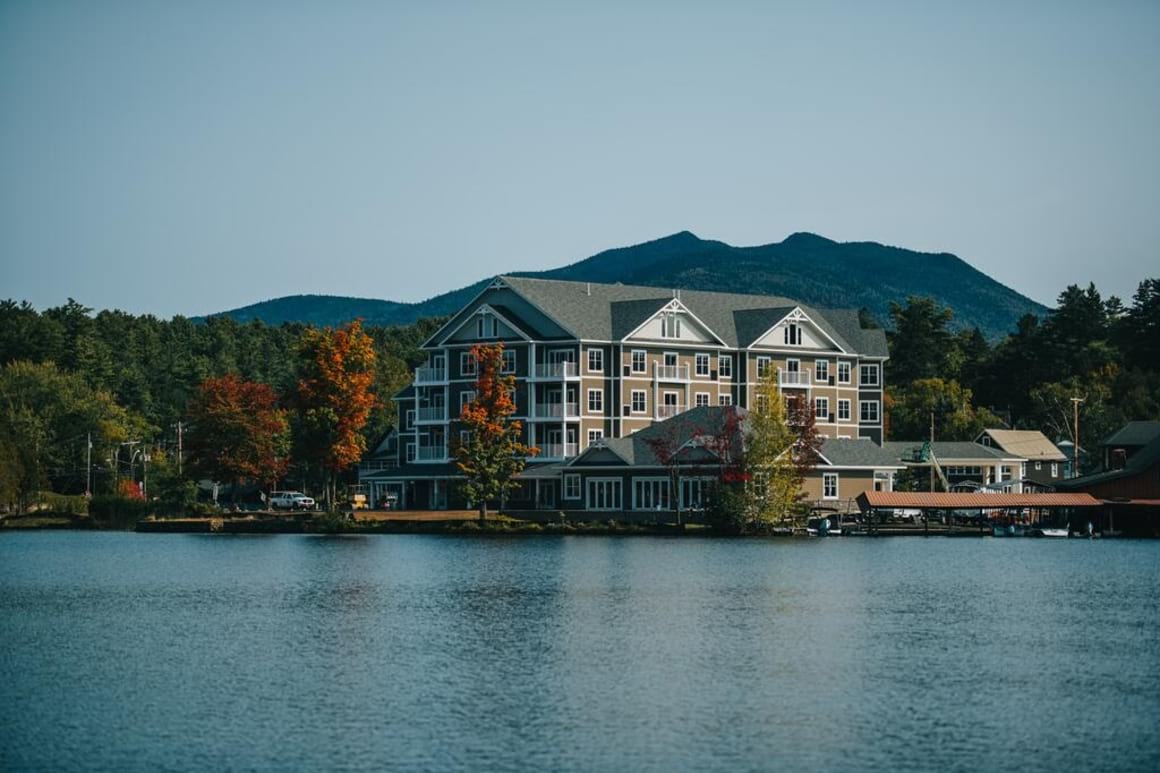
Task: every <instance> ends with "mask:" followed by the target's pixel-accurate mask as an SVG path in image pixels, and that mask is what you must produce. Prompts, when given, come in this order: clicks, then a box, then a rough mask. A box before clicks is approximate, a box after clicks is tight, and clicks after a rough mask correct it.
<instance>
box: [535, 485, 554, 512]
mask: <svg viewBox="0 0 1160 773" xmlns="http://www.w3.org/2000/svg"><path fill="white" fill-rule="evenodd" d="M555 506H556V481H554V480H542V481H540V482H539V485H538V486H537V487H536V509H537V510H551V509H552V508H554V507H555Z"/></svg>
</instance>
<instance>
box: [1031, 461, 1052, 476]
mask: <svg viewBox="0 0 1160 773" xmlns="http://www.w3.org/2000/svg"><path fill="white" fill-rule="evenodd" d="M1035 469H1036V470H1042V469H1043V462H1036V463H1035ZM1052 474H1054V473H1052Z"/></svg>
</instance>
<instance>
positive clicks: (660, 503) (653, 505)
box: [632, 478, 669, 510]
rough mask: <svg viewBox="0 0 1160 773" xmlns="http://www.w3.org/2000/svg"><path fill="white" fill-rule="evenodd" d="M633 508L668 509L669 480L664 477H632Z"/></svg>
mask: <svg viewBox="0 0 1160 773" xmlns="http://www.w3.org/2000/svg"><path fill="white" fill-rule="evenodd" d="M632 509H633V510H668V509H669V481H668V479H666V478H633V479H632Z"/></svg>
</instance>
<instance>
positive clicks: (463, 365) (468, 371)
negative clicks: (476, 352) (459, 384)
mask: <svg viewBox="0 0 1160 773" xmlns="http://www.w3.org/2000/svg"><path fill="white" fill-rule="evenodd" d="M459 372H460V374H462V375H464V376H474V375H475V358H474V357H472V356H471V352H460V353H459Z"/></svg>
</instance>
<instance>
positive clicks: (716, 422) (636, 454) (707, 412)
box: [570, 405, 746, 467]
mask: <svg viewBox="0 0 1160 773" xmlns="http://www.w3.org/2000/svg"><path fill="white" fill-rule="evenodd" d="M745 413H746V412H745V409H744V408H740V407H737V406H732V405H724V406H722V405H706V406H701V407H699V408H690V409H689V410H687V411H685V412H684V413H680V414H677V415H676V416H674V417H672V418H671V419H666V420H665V421H660V422H657V423H655V424H651V425H649V426H648V427H645V428H644V429H641V430H639V431H637V432H634V433H633V434H631V435H629V436H628V437H621V438H605V439H603V440H602V441H601V443H600V445H594V446H589V447H588V449H586V450H585V451H584V453H582V454H580V455H579V456H578V457H576V458H575V459H573V460H572V462H571V463H570V464H574V465H576V466H581V467H582V466H584V462H585V457H591V456H594V455H596V453H597V452H598V451H600V450H607V451H609V452H611V453H613V454H615V455H616V456H617V457H619V458H620V459H623V460H624V464H625V465H626V466H629V467H661V466H663V464H662V462H661V460H660V458H659V457H658V456H657V450H658V449H657V446H658V445H661V446H668V447H670V448H671V449H672V450H673V451H677V449H680V448H681V447H682V446H685V444H687V443H689V442H690V441H696V440H697V438H698V437H700V436H704V435H707V434H710V435H715V434H720V433H721V431H722V430H723V428H725V426H726V422H727V421H728V420H729V417H730V416H737V417H739V418H741V419H742V420H744V416H745ZM736 440H737V443H738V444H740V442H741V438H740V435H739V436H738V437H737V438H736ZM702 450H704V449H702ZM740 450H741V449H740V447H738V448H737V452H738V453H740ZM681 457H682V458H689V459H690V462H692V463H700V462H702V461H703V459H704V457H703V456H702V454H700V453H695V454H689V453H686V452H684V451H682V452H681Z"/></svg>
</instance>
